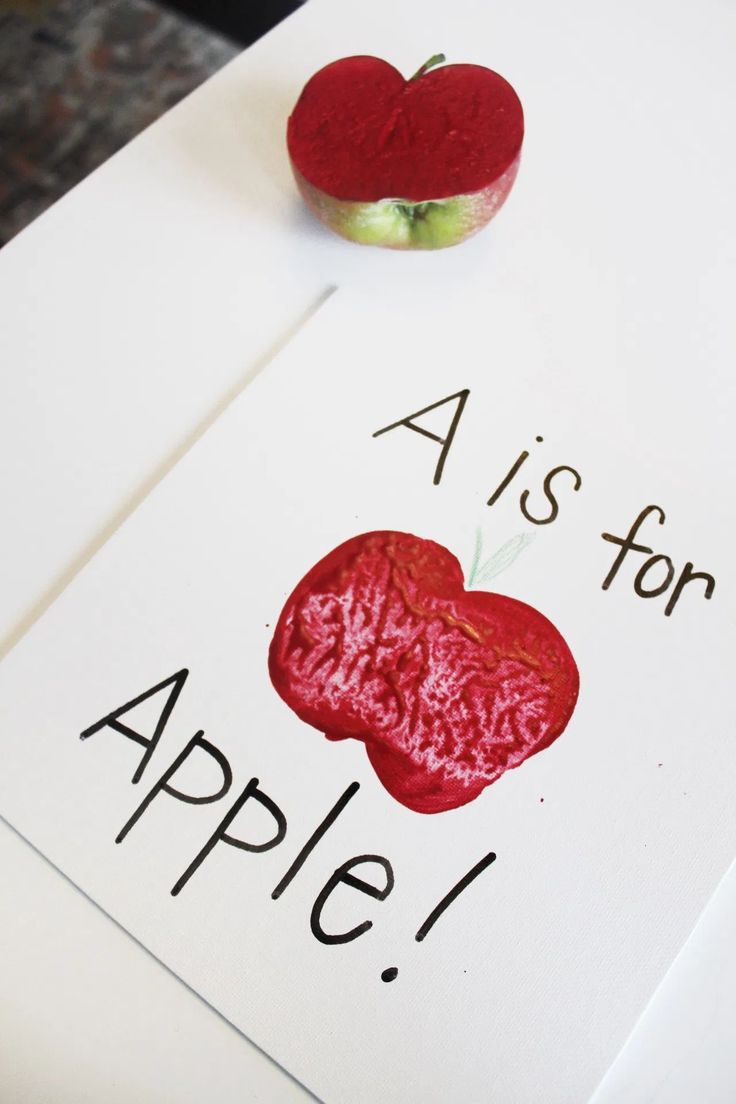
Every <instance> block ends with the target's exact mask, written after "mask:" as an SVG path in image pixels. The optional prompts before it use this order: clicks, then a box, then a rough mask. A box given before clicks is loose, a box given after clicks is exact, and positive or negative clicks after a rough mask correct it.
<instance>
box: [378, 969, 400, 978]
mask: <svg viewBox="0 0 736 1104" xmlns="http://www.w3.org/2000/svg"><path fill="white" fill-rule="evenodd" d="M398 973H399V968H398V966H388V967H387V968H386V969H385V970H384V971H383V973H382V974H381V981H394V980H395V979H396V978H397V977H398Z"/></svg>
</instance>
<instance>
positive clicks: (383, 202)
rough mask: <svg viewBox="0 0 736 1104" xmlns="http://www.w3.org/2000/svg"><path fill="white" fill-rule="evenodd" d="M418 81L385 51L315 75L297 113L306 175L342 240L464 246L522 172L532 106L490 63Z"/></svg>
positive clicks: (432, 71) (425, 72) (291, 133)
mask: <svg viewBox="0 0 736 1104" xmlns="http://www.w3.org/2000/svg"><path fill="white" fill-rule="evenodd" d="M439 61H444V57H443V55H441V54H439V55H437V57H436V58H432V59H430V61H429V62H428V63H427V64H426V65H424V66H422V68H421V69H420V70H419V72H418V73H417V74H416V75H415V76H414V77H412V78H411V79H410V80H405V78H404V77H403V76H402V75H401V73H400V72H399V71H398V70H397V69H394V67H393V66H392V65H389V63H388V62H387V61H382V60H381V59H380V58H375V57H362V56H361V57H348V58H342V59H341V60H340V61H334V62H332V64H330V65H326V66H325V67H324V69H320V70H319V72H318V73H315V75H314V76H313V77H312V78H311V80H310V81H308V83H307V85H306V87H305V88H304V90H303V92H302V94H301V96H300V97H299V100H298V102H297V104H296V107H295V108H294V111H293V113H292V115H291V117H290V119H289V124H288V130H287V143H288V148H289V156H290V158H291V163H292V167H293V170H294V175H295V177H296V181H297V184H298V185H299V188H300V190H301V192H302V195H303V196H304V199H305V200H306V202H307V204H308V205H309V206H310V207H311V208H312V210H313V211H314V212H315V214H316V215H317V216H318V217H319V218H320V219H321V220H322V221H323V222H325V223H326V224H327V225H328V226H330V227H331V228H332V229H333V230H335V231H336V232H337V233H339V234H341V235H342V236H343V237H346V238H349V239H350V240H352V241H357V242H361V243H363V244H373V245H385V246H389V247H391V248H395V249H402V248H403V249H411V248H415V249H437V248H442V247H443V246H447V245H455V244H457V243H458V242H460V241H463V240H464V239H465V238H467V237H469V236H470V235H471V234H473V233H475V232H476V231H477V230H479V229H480V228H481V227H482V226H484V225H485V224H486V223H487V222H488V221H489V220H490V219H491V218H492V217H493V215H494V214H495V213H496V211H497V210H498V209H499V207H500V206H501V204H502V203H503V202H504V200H505V199H506V197H507V195H508V193H509V191H510V189H511V186H512V184H513V182H514V179H515V178H516V172H517V169H518V167H519V156H520V153H521V145H522V140H523V137H524V114H523V110H522V107H521V103H520V101H519V97H518V96H517V94H516V92H515V91H514V89H513V88H512V87H511V85H510V84H509V83H508V81H506V80H505V79H504V78H503V77H502V76H499V74H498V73H494V72H493V71H492V70H491V69H486V68H485V67H484V66H482V65H443V66H441V67H440V68H432V67H431V66H433V65H435V64H436V63H437V62H439Z"/></svg>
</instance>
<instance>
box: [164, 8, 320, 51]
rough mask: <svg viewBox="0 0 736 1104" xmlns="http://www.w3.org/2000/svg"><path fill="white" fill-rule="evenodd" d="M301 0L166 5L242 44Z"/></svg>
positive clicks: (254, 38) (269, 25) (276, 20)
mask: <svg viewBox="0 0 736 1104" xmlns="http://www.w3.org/2000/svg"><path fill="white" fill-rule="evenodd" d="M300 2H302V0H206V2H204V3H203V2H202V0H175V2H173V3H172V2H171V0H167V6H168V7H170V8H175V9H176V10H178V11H180V12H183V14H184V15H187V16H189V17H190V18H191V19H196V20H198V21H199V22H200V23H204V24H206V25H207V26H210V27H212V28H213V29H215V30H217V31H219V32H220V33H221V34H224V35H227V36H228V37H229V38H233V39H235V40H236V41H237V42H242V43H243V45H244V46H247V45H249V44H250V43H251V42H255V40H256V39H257V38H260V37H261V35H263V34H265V33H266V31H268V30H270V28H271V27H273V26H274V24H276V23H278V22H280V21H281V20H282V19H284V18H285V17H286V16H287V15H289V14H290V13H291V12H292V11H294V9H295V8H298V7H299V4H300Z"/></svg>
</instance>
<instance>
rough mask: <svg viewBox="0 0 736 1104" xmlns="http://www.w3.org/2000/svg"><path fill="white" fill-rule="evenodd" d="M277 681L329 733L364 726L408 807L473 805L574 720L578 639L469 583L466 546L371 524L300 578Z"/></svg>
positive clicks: (276, 650) (392, 788)
mask: <svg viewBox="0 0 736 1104" xmlns="http://www.w3.org/2000/svg"><path fill="white" fill-rule="evenodd" d="M269 672H270V676H271V681H272V683H273V685H274V688H275V689H276V691H277V692H278V693H279V694H280V696H281V697H282V698H283V700H284V701H285V702H286V704H287V705H289V706H290V708H291V709H293V710H294V712H295V713H296V714H297V716H299V717H300V718H301V719H302V720H303V721H306V723H307V724H309V725H312V726H313V727H314V728H316V729H318V730H319V731H320V732H322V733H324V735H325V736H326V737H327V738H328V739H329V740H345V739H354V740H360V741H362V742H363V743H364V744H365V748H366V752H367V754H368V758H369V760H370V762H371V765H372V766H373V768H374V770H375V772H376V774H377V775H378V777H379V779H380V781H381V782H382V784H383V786H384V787H385V789H386V790H388V792H389V793H390V794H391V795H392V796H393V797H394V798H396V800H397V801H399V802H400V803H401V804H402V805H405V806H406V807H407V808H409V809H413V810H414V811H416V812H419V813H439V812H442V811H444V810H447V809H456V808H458V807H459V806H461V805H465V804H466V803H467V802H469V801H473V800H474V798H476V797H478V795H479V794H480V793H481V792H482V791H483V790H484V789H485V788H486V786H489V785H490V784H491V783H492V782H495V781H496V779H498V778H500V777H501V775H502V774H503V773H504V772H505V771H507V770H510V769H511V768H513V767H518V766H520V765H521V764H522V763H523V762H524V760H525V759H528V757H529V756H530V755H534V754H536V753H537V752H539V751H542V750H543V749H544V748H546V747H549V745H550V744H551V743H552V742H553V741H554V740H556V739H557V737H558V736H559V735H560V734H561V733H562V732H563V731H564V729H565V727H566V725H567V723H568V721H569V720H570V717H571V716H572V713H573V710H574V708H575V703H576V700H577V696H578V686H579V679H578V671H577V667H576V665H575V661H574V659H573V657H572V654H571V652H570V649H569V648H568V646H567V644H566V643H565V641H564V639H563V637H562V636H561V634H560V633H559V632H558V630H557V629H556V628H555V626H554V625H553V624H552V623H551V622H550V621H548V620H547V618H546V617H544V616H543V615H542V614H541V613H539V612H538V611H537V610H535V609H533V608H532V607H531V606H528V605H526V604H525V603H523V602H519V601H517V600H516V599H514V598H507V597H505V596H503V595H500V594H491V593H489V592H487V591H482V590H466V589H465V586H464V580H463V573H462V569H461V567H460V564H459V562H458V560H457V559H456V557H455V556H453V554H452V553H451V552H450V551H448V549H446V548H443V547H442V545H439V544H436V543H435V542H434V541H430V540H424V539H422V538H421V537H416V536H412V535H411V534H409V533H396V532H374V533H363V534H361V535H360V536H357V537H353V538H352V539H351V540H348V541H346V542H345V543H344V544H341V545H339V547H337V548H335V549H334V550H333V551H332V552H330V553H329V554H328V555H327V556H325V557H324V559H322V560H320V561H319V563H317V564H316V565H315V566H314V567H313V568H312V569H311V570H310V571H308V572H307V574H306V575H305V576H304V578H303V579H302V580H301V582H300V583H298V584H297V586H296V588H295V589H294V591H293V593H292V594H291V596H290V597H289V598H288V600H287V602H286V605H285V606H284V608H283V610H282V612H281V615H280V617H279V620H278V624H277V625H276V629H275V631H274V635H273V639H272V641H271V647H270V652H269Z"/></svg>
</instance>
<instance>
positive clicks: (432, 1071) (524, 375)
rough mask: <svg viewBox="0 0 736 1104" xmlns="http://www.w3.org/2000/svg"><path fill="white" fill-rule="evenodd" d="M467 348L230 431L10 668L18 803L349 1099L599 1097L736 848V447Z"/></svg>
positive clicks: (669, 409)
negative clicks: (730, 482)
mask: <svg viewBox="0 0 736 1104" xmlns="http://www.w3.org/2000/svg"><path fill="white" fill-rule="evenodd" d="M452 321H453V325H451V326H450V325H447V324H438V319H437V314H436V310H433V309H430V308H428V306H427V304H426V303H423V302H422V301H421V298H419V297H414V296H412V295H411V294H409V293H407V295H406V296H405V297H404V299H403V301H401V302H397V301H396V298H395V296H387V297H385V298H381V297H380V296H375V297H374V298H373V299H372V301H371V311H370V317H367V314H366V300H365V297H364V295H363V294H360V293H355V294H348V293H343V292H338V293H337V294H336V295H335V296H334V297H333V299H332V300H330V301H329V302H328V304H327V305H326V306H325V307H323V308H322V310H321V311H320V312H319V314H318V315H317V317H316V318H315V319H313V321H312V322H311V323H310V324H309V325H308V327H307V328H306V329H305V330H304V331H303V332H302V334H301V335H300V336H299V337H298V338H297V339H296V340H295V341H294V342H293V343H292V344H291V345H290V346H288V347H287V349H286V350H285V351H284V352H282V353H281V354H280V356H279V358H278V359H277V361H276V362H275V363H274V364H273V365H272V366H271V367H269V368H268V369H267V370H266V372H265V373H264V374H263V375H262V376H261V377H260V378H259V379H257V380H256V382H255V383H254V385H253V386H252V387H251V388H249V390H248V391H247V392H246V393H245V394H244V395H243V396H241V398H240V399H238V400H237V401H236V402H235V403H234V404H233V405H232V406H231V408H230V409H229V410H228V411H227V412H226V413H225V414H224V415H223V416H222V418H221V419H220V420H219V421H218V423H216V425H215V426H214V427H213V428H212V429H211V430H210V431H209V432H208V433H207V434H206V436H205V437H204V438H203V439H202V440H201V441H200V442H199V444H198V445H196V446H195V448H194V449H193V450H192V451H191V452H190V453H189V454H188V455H187V456H186V457H185V458H184V460H183V461H182V462H181V463H180V464H179V465H178V466H177V467H176V468H175V469H174V470H173V471H172V473H171V474H170V475H169V476H168V477H167V478H166V479H165V480H164V481H163V483H162V484H160V485H159V487H158V488H157V489H156V490H155V491H154V492H153V493H152V494H151V496H150V497H149V498H148V499H147V500H146V502H145V503H144V504H143V506H142V507H141V508H139V510H138V511H137V512H136V513H135V514H134V515H133V517H132V518H131V519H130V521H129V522H128V523H126V524H125V525H124V526H123V528H122V529H121V530H120V531H119V532H118V533H117V534H116V535H115V537H113V538H112V540H111V541H110V542H109V544H108V545H107V546H106V547H105V548H104V549H103V550H102V551H101V552H100V553H99V554H98V556H97V557H96V558H95V559H94V560H93V561H92V563H91V564H90V565H89V566H88V567H87V568H86V569H85V570H84V572H83V573H82V574H81V575H80V576H79V577H78V578H77V579H76V580H75V581H74V583H73V584H72V585H71V586H70V587H69V588H68V590H67V591H66V592H65V593H64V594H63V595H62V597H61V598H60V599H59V600H58V601H57V602H56V604H55V605H54V606H53V607H52V609H51V610H50V611H49V612H48V613H47V614H46V616H45V617H44V618H43V619H42V620H41V621H40V622H39V623H38V624H37V626H36V627H35V628H34V629H33V630H32V631H31V633H30V634H29V635H28V636H27V637H26V638H25V639H24V640H23V641H22V642H21V643H20V645H19V646H18V647H17V648H16V649H15V650H14V652H12V653H11V655H10V656H9V657H8V658H7V660H6V661H5V662H4V664H3V665H2V667H0V702H1V703H2V727H1V729H0V731H1V732H2V737H1V739H2V748H3V771H2V773H1V774H0V810H1V811H2V813H3V815H4V816H5V817H6V818H7V819H8V820H9V821H10V822H11V823H12V824H13V825H15V826H16V827H17V828H18V829H19V831H21V832H22V833H23V834H24V835H25V836H26V837H27V838H28V839H29V840H31V842H32V843H34V844H35V845H36V846H37V847H39V848H40V849H41V850H42V851H43V852H44V853H45V854H46V855H47V856H48V857H49V858H50V859H51V860H52V861H53V862H54V863H55V864H56V865H58V866H59V867H60V868H61V869H62V870H63V871H64V872H65V873H66V874H67V875H68V876H69V877H70V878H71V879H72V880H73V881H74V882H76V884H77V885H79V886H80V888H81V889H83V890H84V892H85V893H87V894H88V895H89V896H90V897H91V898H92V899H93V900H95V901H96V902H97V903H98V904H100V905H101V906H102V907H103V908H104V909H106V910H107V911H108V912H109V913H110V914H111V915H113V916H114V917H115V918H116V919H117V920H118V921H119V922H120V923H121V924H122V925H124V926H125V927H126V928H127V929H128V930H129V931H130V932H131V933H132V934H133V935H134V936H135V937H136V938H137V939H139V940H140V941H141V942H142V943H143V944H144V945H145V946H146V947H147V948H149V949H150V950H151V951H152V952H153V953H154V954H155V955H157V956H158V957H160V958H161V960H162V961H163V962H165V963H166V964H167V965H168V966H169V967H170V968H171V969H172V970H174V971H175V972H176V973H177V974H179V975H180V976H181V977H182V978H183V980H184V981H186V982H187V984H188V985H190V986H191V987H192V988H194V989H195V990H196V991H197V992H199V993H201V994H202V996H204V998H205V999H206V1000H208V1001H209V1002H210V1003H211V1004H212V1005H213V1006H214V1007H216V1008H217V1009H218V1010H219V1011H220V1012H222V1013H223V1014H224V1015H225V1016H226V1017H227V1018H228V1019H229V1020H231V1021H232V1022H233V1023H234V1024H236V1025H237V1026H238V1027H239V1028H240V1029H241V1030H242V1031H243V1032H244V1033H245V1034H247V1035H248V1036H249V1037H251V1038H252V1039H253V1040H254V1041H255V1042H256V1043H258V1045H260V1046H261V1047H263V1048H264V1049H265V1050H266V1051H267V1052H268V1053H269V1054H271V1055H272V1056H273V1057H274V1058H275V1059H276V1060H277V1061H279V1062H280V1063H281V1064H283V1065H284V1066H285V1067H286V1068H287V1069H288V1070H289V1071H290V1072H291V1073H292V1074H293V1075H294V1076H295V1077H297V1078H298V1079H299V1080H300V1081H302V1082H303V1083H304V1084H305V1085H306V1086H307V1087H308V1088H310V1089H311V1090H312V1091H313V1092H314V1093H315V1094H316V1095H317V1096H319V1097H320V1098H322V1099H324V1100H326V1101H329V1102H332V1101H340V1102H352V1101H356V1102H358V1101H375V1100H382V1101H404V1100H407V1099H411V1100H419V1099H421V1100H436V1101H441V1100H449V1099H469V1100H476V1099H499V1100H504V1101H528V1100H531V1099H537V1098H539V1095H540V1092H541V1089H540V1086H543V1087H544V1092H543V1095H544V1099H545V1100H546V1101H548V1102H550V1104H554V1102H559V1104H568V1102H569V1101H570V1100H572V1099H576V1100H577V1099H580V1100H582V1099H585V1097H586V1095H587V1094H589V1093H590V1092H591V1091H592V1090H593V1088H594V1087H595V1085H596V1083H597V1081H598V1080H599V1078H600V1077H601V1075H602V1074H603V1072H604V1071H605V1069H606V1067H607V1065H608V1064H609V1063H610V1061H611V1059H612V1058H613V1057H614V1055H615V1053H616V1051H617V1050H618V1048H619V1047H620V1045H621V1043H622V1042H623V1040H624V1038H625V1037H626V1035H627V1034H628V1032H629V1031H630V1029H631V1028H632V1026H633V1024H634V1022H635V1019H636V1017H637V1016H638V1015H639V1013H640V1012H641V1010H642V1008H643V1006H644V1004H645V1003H646V1001H647V1000H648V998H649V997H650V995H651V993H652V991H653V989H654V987H655V985H656V984H657V982H658V981H659V980H660V978H661V976H662V974H663V972H664V971H665V969H666V967H667V966H668V965H669V963H670V962H671V960H672V958H673V956H674V954H675V953H676V951H677V950H678V948H679V947H680V945H681V944H682V942H683V940H684V939H685V938H686V936H687V934H688V932H689V931H690V929H691V927H692V925H693V922H694V921H695V919H696V918H697V916H698V914H699V912H700V911H701V909H702V907H703V906H704V904H705V902H706V900H707V898H708V896H709V895H710V894H711V892H712V891H713V889H714V888H715V885H716V883H717V880H718V878H719V877H720V876H721V874H722V873H723V872H724V870H725V869H726V866H727V865H728V863H729V861H730V859H731V858H732V857H733V853H734V849H735V848H736V825H734V822H733V817H732V816H731V814H730V806H731V800H732V792H733V787H734V784H735V783H736V764H735V763H734V757H733V754H732V740H733V737H732V732H731V725H730V721H729V709H728V705H729V702H730V682H731V679H730V657H731V656H732V654H733V644H734V640H733V624H734V617H733V615H734V603H733V593H732V588H731V586H730V579H729V559H730V557H729V549H730V546H731V543H732V540H733V526H732V520H731V518H730V517H729V516H728V514H727V511H725V510H724V509H721V508H718V507H717V504H716V503H714V500H713V498H712V496H711V494H704V493H703V483H702V480H703V479H705V478H708V477H709V478H710V479H711V480H712V479H713V478H714V477H715V473H718V472H723V473H725V472H727V471H728V470H729V469H728V466H727V465H728V462H729V450H730V446H729V445H728V443H727V438H725V437H724V436H723V435H719V434H717V433H712V432H710V431H709V427H708V425H707V424H705V422H704V421H699V420H698V419H697V418H694V419H691V424H690V432H689V440H688V446H687V449H686V450H685V449H683V450H680V451H673V450H672V449H671V448H668V447H667V442H668V428H667V427H668V426H670V425H671V424H672V421H673V420H674V421H675V422H678V421H680V420H681V419H682V418H683V417H685V413H686V411H687V409H688V404H689V399H688V396H687V394H686V393H684V391H683V390H682V389H680V390H679V391H678V390H676V389H675V390H674V391H673V394H672V395H671V396H670V397H669V398H668V401H667V404H666V408H665V409H663V410H662V411H661V415H660V414H657V411H656V409H655V404H650V403H649V402H648V401H646V397H645V398H644V399H642V401H640V402H638V403H637V404H636V405H634V404H632V403H631V401H630V385H628V384H627V381H626V379H625V378H621V379H620V380H619V381H618V386H617V387H615V388H613V387H612V388H610V390H609V391H608V392H606V394H605V399H606V401H605V402H602V401H601V395H602V386H601V379H600V377H599V375H598V374H597V373H592V372H590V371H589V366H588V364H587V363H586V362H585V361H584V360H583V359H582V358H581V357H580V356H577V355H575V352H576V349H575V343H574V341H572V342H571V344H570V346H569V349H568V352H569V353H570V356H569V358H568V359H566V360H565V359H563V360H561V362H560V363H559V364H556V365H555V368H554V371H552V370H545V365H547V366H548V365H549V356H548V351H547V346H546V343H545V329H544V325H543V323H542V322H539V321H536V320H535V316H534V313H533V312H532V311H530V310H529V304H528V302H527V299H526V298H525V292H524V286H523V285H521V284H519V283H518V282H514V281H513V280H512V279H504V280H502V281H500V282H499V286H498V287H497V289H496V292H495V294H494V300H493V305H492V308H489V310H488V311H486V312H485V313H483V312H479V311H478V310H477V304H476V303H473V302H470V303H468V304H467V305H465V306H464V305H463V304H462V302H461V301H460V299H459V298H458V301H457V302H454V303H453V306H452ZM630 382H631V384H632V385H633V384H636V385H638V384H640V383H641V382H642V381H641V377H640V376H638V375H637V377H636V379H635V380H632V381H630ZM645 382H646V381H645ZM649 382H651V381H649ZM653 390H656V389H653ZM640 393H642V394H644V396H646V390H641V389H640ZM721 415H722V416H723V417H726V416H727V411H721ZM390 427H393V428H390ZM382 430H383V432H380V431H382ZM708 473H710V476H708ZM489 501H492V505H489V504H488V503H489ZM637 518H638V519H639V522H638V527H637ZM376 532H377V533H380V534H383V535H382V536H381V537H378V538H370V537H367V536H365V535H366V534H371V533H376ZM396 533H399V534H404V536H403V537H387V536H386V534H396ZM354 538H359V539H358V540H357V541H356V540H355V539H354ZM346 541H352V542H353V543H352V544H351V545H350V546H349V548H348V551H347V552H345V551H343V552H337V553H334V555H333V556H332V559H331V560H330V561H329V562H328V565H327V567H324V568H323V569H321V570H320V571H317V572H313V571H312V569H313V568H314V566H315V565H316V564H318V563H319V562H320V561H321V560H322V559H323V558H324V557H325V556H327V555H328V554H330V553H333V550H335V549H338V548H340V546H342V545H343V544H344V542H346ZM453 557H455V558H456V559H453ZM387 564H389V569H388V575H387V574H386V565H387ZM458 564H459V567H458V566H457V565H458ZM614 569H615V570H614ZM458 572H462V575H464V579H465V586H466V587H467V588H468V590H469V592H472V594H471V596H470V597H468V596H465V595H464V594H463V592H462V582H458V578H457V573H458ZM305 576H308V578H307V580H306V582H305V583H304V584H303V585H302V586H301V588H300V589H297V590H296V592H295V596H294V595H292V592H294V591H295V588H297V584H299V583H300V580H302V579H303V578H304V577H305ZM604 583H605V584H606V585H605V586H604ZM477 592H492V593H495V594H497V595H500V596H503V597H501V598H499V599H495V600H494V599H492V598H485V597H481V598H479V597H478V593H477ZM473 595H475V597H473ZM290 596H292V597H290ZM376 596H378V597H376ZM376 602H378V604H376ZM519 603H524V605H523V606H521V605H519ZM529 606H531V607H532V611H529V609H528V607H529ZM282 610H283V611H284V613H283V616H282ZM376 611H378V612H376ZM533 611H538V612H536V613H535V612H533ZM280 618H281V620H280ZM273 640H275V643H274V644H273V645H272V641H273ZM269 648H271V665H270V669H269ZM576 672H578V673H579V696H577V697H576V689H577V675H576ZM159 684H162V685H161V689H160V690H159V691H158V692H157V693H155V694H149V693H148V692H149V691H150V690H151V689H152V688H154V687H156V686H158V685H159ZM139 698H140V701H139V702H138V704H135V702H136V699H139ZM131 703H133V704H131ZM124 707H125V708H124ZM325 731H328V732H329V733H330V735H331V737H332V739H329V740H328V739H326V738H325V736H324V734H323V733H324V732H325ZM81 734H85V739H83V740H80V735H81ZM369 751H370V753H371V755H370V758H369V755H368V752H369ZM514 764H516V765H514ZM504 765H506V766H507V767H508V769H506V770H505V771H503V766H504ZM496 775H498V777H496ZM134 776H135V778H136V779H137V781H136V782H135V784H133V782H132V779H133V777H134ZM255 779H257V782H255V781H254V780H255ZM218 795H219V796H218ZM194 799H198V800H197V801H195V800H194ZM116 840H117V841H118V842H116ZM356 859H360V860H361V861H360V862H358V863H351V860H356ZM466 875H472V877H471V878H466ZM464 881H465V882H467V884H465V885H464V886H463V882H464ZM172 890H173V891H174V892H173V893H172ZM417 936H421V938H419V939H418V938H417Z"/></svg>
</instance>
